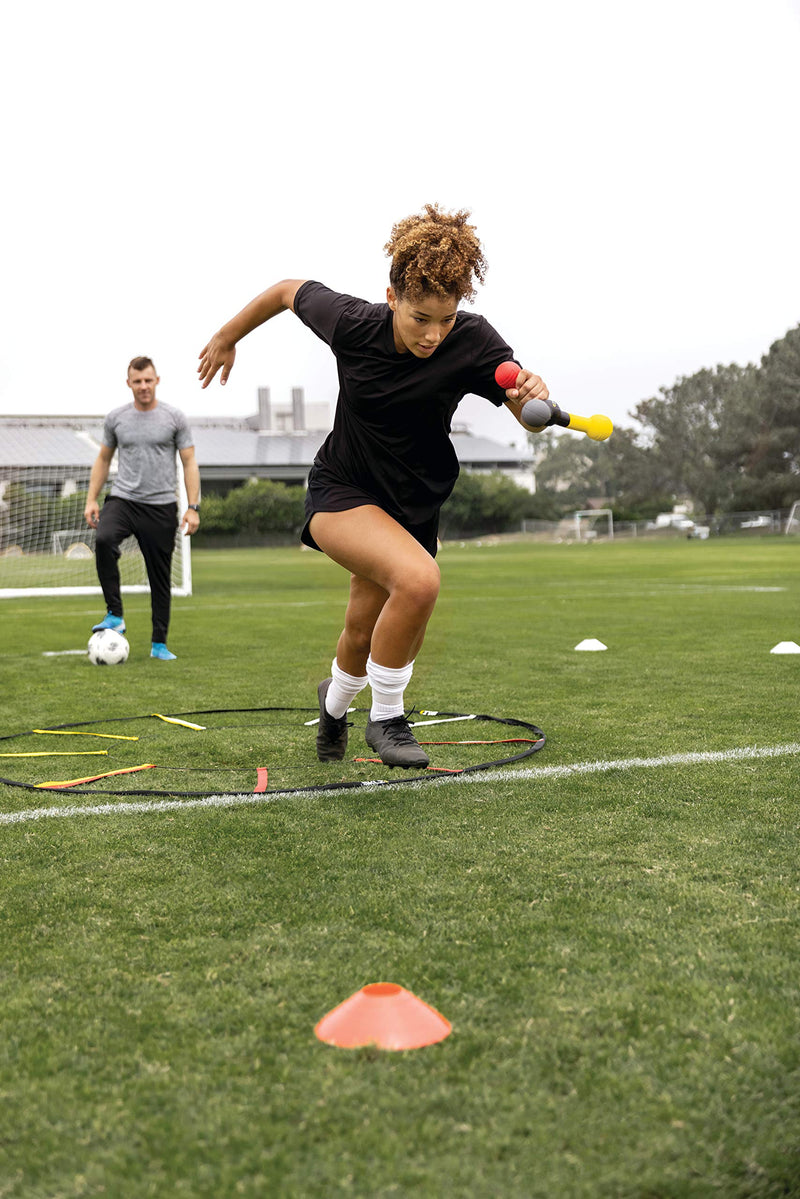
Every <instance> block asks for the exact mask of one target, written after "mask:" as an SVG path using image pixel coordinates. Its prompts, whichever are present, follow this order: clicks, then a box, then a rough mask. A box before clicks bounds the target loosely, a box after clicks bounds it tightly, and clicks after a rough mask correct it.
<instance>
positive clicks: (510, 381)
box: [494, 362, 522, 391]
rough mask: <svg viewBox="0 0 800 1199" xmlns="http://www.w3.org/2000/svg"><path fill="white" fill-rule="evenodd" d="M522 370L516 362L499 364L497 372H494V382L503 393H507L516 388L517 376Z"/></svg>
mask: <svg viewBox="0 0 800 1199" xmlns="http://www.w3.org/2000/svg"><path fill="white" fill-rule="evenodd" d="M521 370H522V367H521V366H518V365H517V363H516V362H501V363H500V365H499V366H498V368H497V370H496V371H495V372H494V378H495V382H496V383H497V384H498V386H500V387H502V389H503V391H509V390H510V389H511V388H512V387H516V384H517V375H518V374H519V372H520V371H521Z"/></svg>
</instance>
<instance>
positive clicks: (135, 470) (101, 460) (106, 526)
mask: <svg viewBox="0 0 800 1199" xmlns="http://www.w3.org/2000/svg"><path fill="white" fill-rule="evenodd" d="M158 382H159V378H158V375H157V374H156V368H155V366H154V365H153V363H152V361H151V359H149V358H134V359H133V360H132V362H131V363H130V365H129V367H128V379H127V383H128V387H129V388H130V389H131V391H132V392H133V403H132V404H124V405H123V406H122V407H121V408H115V409H114V410H113V412H110V413H109V414H108V416H107V417H106V421H105V425H104V426H103V441H102V445H101V447H100V453H99V454H98V455H97V458H96V459H95V462H94V466H93V467H92V473H91V477H90V479H89V492H88V495H87V497H86V508H85V511H84V516H85V517H86V521H87V524H89V525H91V527H92V528H93V529H97V544H96V549H95V562H96V565H97V577H98V578H99V580H100V586H101V587H102V589H103V596H104V598H105V601H106V607H107V608H108V612H107V614H106V616H105V617H104V618H103V619H102V620H101V621H100V623H99V624H96V625H94V626H93V631H96V630H97V629H116V630H117V631H118V632H120V633H124V632H125V621H124V619H123V615H122V596H121V591H120V578H119V556H120V548H119V547H120V544H121V543H122V541H123V540H124V539H125V538H126V537H129V536H134V537H135V538H136V540H137V541H138V543H139V548H140V549H141V551H142V556H143V558H144V561H145V566H146V568H147V577H148V580H149V582H150V600H151V608H152V618H153V640H152V647H151V650H150V656H151V657H152V658H159V659H161V661H170V660H172V659H174V658H175V654H173V653H170V651H169V650H168V649H167V630H168V628H169V617H170V606H171V591H170V574H171V568H172V552H173V549H174V545H175V529H176V527H177V524H178V506H177V501H176V492H177V482H178V475H177V466H176V462H175V455H176V452H177V454H178V456H179V457H180V460H181V465H182V467H183V481H184V484H185V486H186V494H187V497H188V501H189V506H188V508H187V509H186V512H185V513H184V514H183V519H182V520H181V528H182V529H184V531H185V533H186V534H187V535H191V534H192V533H194V532H196V531H197V528H198V525H199V524H200V515H199V510H200V471H199V469H198V466H197V461H196V459H195V455H194V445H193V443H192V434H191V430H190V429H189V425H188V423H187V421H186V417H185V416H184V415H183V413H182V412H179V411H178V409H177V408H173V407H171V405H169V404H162V403H159V401H158V400H157V399H156V387H157V385H158ZM115 452H118V453H119V463H118V471H117V476H116V478H115V480H114V482H113V483H112V485H111V490H110V492H109V494H108V496H107V498H106V500H105V503H104V504H103V509H102V512H101V511H100V506H99V503H98V497H99V495H100V492H101V491H102V490H103V487H104V486H105V484H106V481H107V479H108V473H109V468H110V466H111V460H112V458H113V457H114V453H115Z"/></svg>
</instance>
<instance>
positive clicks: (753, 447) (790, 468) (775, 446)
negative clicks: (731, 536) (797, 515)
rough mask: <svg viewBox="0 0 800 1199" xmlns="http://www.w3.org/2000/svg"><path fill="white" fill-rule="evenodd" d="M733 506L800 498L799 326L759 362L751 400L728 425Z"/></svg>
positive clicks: (787, 503) (786, 502) (764, 505)
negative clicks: (733, 465)
mask: <svg viewBox="0 0 800 1199" xmlns="http://www.w3.org/2000/svg"><path fill="white" fill-rule="evenodd" d="M731 441H732V445H731V452H732V457H733V459H734V461H735V462H736V465H737V467H738V473H737V478H736V480H735V485H734V487H733V496H732V500H733V505H734V507H738V508H740V509H743V508H787V507H789V506H790V505H791V504H792V502H793V501H794V500H796V499H798V498H800V326H799V327H798V328H795V329H790V330H789V332H788V333H787V334H786V336H785V337H782V338H781V339H780V340H779V341H776V342H774V343H773V345H771V346H770V348H769V351H768V353H766V354H765V355H764V357H763V358H762V359H761V365H760V367H759V369H758V377H757V387H756V391H755V395H754V396H753V397H750V396H747V397H745V398H744V403H742V404H741V407H740V409H739V412H738V414H737V419H736V420H735V421H733V422H732V433H731Z"/></svg>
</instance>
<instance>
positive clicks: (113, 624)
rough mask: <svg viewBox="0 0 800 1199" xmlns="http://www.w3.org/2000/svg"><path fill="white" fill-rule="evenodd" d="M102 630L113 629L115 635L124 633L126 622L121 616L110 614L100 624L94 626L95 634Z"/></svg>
mask: <svg viewBox="0 0 800 1199" xmlns="http://www.w3.org/2000/svg"><path fill="white" fill-rule="evenodd" d="M100 629H113V630H114V632H115V633H124V632H125V621H124V620H123V619H122V617H121V616H114V614H113V613H112V612H108V613H106V615H105V616H104V617H103V619H102V620H101V621H100V623H99V624H93V625H92V632H93V633H97V632H98V631H99V630H100Z"/></svg>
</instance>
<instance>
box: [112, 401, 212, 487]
mask: <svg viewBox="0 0 800 1199" xmlns="http://www.w3.org/2000/svg"><path fill="white" fill-rule="evenodd" d="M103 445H105V446H108V448H109V449H112V450H118V451H119V469H118V472H117V477H116V479H115V480H114V482H113V484H112V486H111V491H110V494H111V495H116V496H119V497H120V499H123V500H135V501H137V502H138V503H140V504H170V503H173V502H174V501H175V499H176V491H177V485H178V473H177V467H176V463H175V454H176V452H177V451H178V450H185V449H186V448H187V447H188V446H190V445H194V441H193V440H192V431H191V429H190V428H189V423H188V421H187V420H186V417H185V416H184V415H183V413H182V412H180V411H179V410H178V409H177V408H173V407H172V406H171V405H170V404H162V402H161V400H159V401H158V403H157V404H156V406H155V408H154V409H153V410H152V411H151V412H140V411H139V409H138V408H136V407H135V406H134V405H133V404H123V406H122V407H121V408H115V409H114V411H113V412H109V414H108V416H107V417H106V420H105V424H104V426H103Z"/></svg>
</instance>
